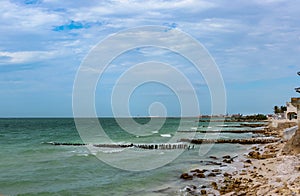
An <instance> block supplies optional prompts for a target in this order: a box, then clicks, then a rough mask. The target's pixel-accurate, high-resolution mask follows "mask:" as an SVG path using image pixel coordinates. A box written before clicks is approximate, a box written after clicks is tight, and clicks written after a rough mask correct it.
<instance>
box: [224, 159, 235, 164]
mask: <svg viewBox="0 0 300 196" xmlns="http://www.w3.org/2000/svg"><path fill="white" fill-rule="evenodd" d="M232 161H233V160H232V159H224V160H223V162H224V163H232Z"/></svg>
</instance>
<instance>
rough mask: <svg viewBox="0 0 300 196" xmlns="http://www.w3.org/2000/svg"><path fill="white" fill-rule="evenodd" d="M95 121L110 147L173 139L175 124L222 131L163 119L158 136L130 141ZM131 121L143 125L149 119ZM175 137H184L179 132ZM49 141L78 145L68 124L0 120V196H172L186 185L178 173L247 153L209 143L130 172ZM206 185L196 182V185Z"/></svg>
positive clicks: (113, 126)
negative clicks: (155, 165)
mask: <svg viewBox="0 0 300 196" xmlns="http://www.w3.org/2000/svg"><path fill="white" fill-rule="evenodd" d="M97 120H99V122H100V124H101V125H102V127H103V129H104V130H105V132H106V134H107V135H108V136H109V137H110V138H111V139H112V140H113V141H114V142H115V143H164V142H168V141H169V139H170V138H171V137H173V136H174V135H175V134H176V131H177V129H178V126H179V123H180V121H185V123H184V124H185V126H186V127H185V128H184V129H189V130H208V129H213V130H219V129H220V127H222V126H218V124H220V123H215V124H214V125H210V126H208V123H207V122H199V123H198V122H196V125H195V121H194V120H190V119H180V118H167V119H166V122H165V123H164V124H163V126H162V127H161V129H159V130H158V131H152V132H151V133H152V134H150V135H147V136H136V135H134V134H130V133H128V132H126V131H124V130H123V129H122V127H120V126H119V125H118V123H117V121H116V120H115V119H113V118H101V119H97ZM136 121H137V123H140V124H141V125H144V124H147V122H149V119H148V118H140V119H137V120H136ZM227 124H230V123H227ZM231 124H232V123H231ZM189 125H190V127H189ZM149 129H151V127H149ZM222 129H223V130H224V129H228V128H222ZM150 131H151V130H150ZM181 134H182V135H181V136H180V137H183V138H184V137H185V133H181ZM206 136H207V135H206ZM252 136H253V134H251V133H242V134H234V133H221V134H219V135H218V137H221V138H247V137H252ZM194 137H196V138H203V137H205V135H203V134H197V135H195V136H194ZM51 142H65V143H82V140H81V138H80V136H79V134H78V132H77V129H76V126H75V123H74V119H72V118H66V119H64V118H57V119H55V118H49V119H46V118H36V119H30V118H24V119H21V118H20V119H13V118H8V119H0V145H1V146H0V147H1V148H0V195H170V194H175V195H176V194H177V195H178V194H180V190H181V189H182V188H183V187H184V186H185V185H187V184H188V182H186V181H183V180H181V179H180V178H179V176H180V175H181V173H182V172H186V171H189V170H190V169H193V168H203V167H208V166H206V165H205V160H209V156H211V155H213V156H217V157H221V156H223V155H227V154H229V155H232V154H238V153H240V152H243V151H245V149H246V148H247V146H243V145H239V144H215V145H213V147H212V149H210V150H209V151H208V152H207V153H205V154H201V153H200V152H199V146H193V148H190V149H189V150H185V151H184V152H183V153H182V154H180V156H179V157H177V159H175V160H174V161H172V162H170V163H168V164H166V165H164V166H162V167H159V168H156V169H152V170H148V171H139V172H133V171H126V170H123V169H118V168H115V167H112V166H110V165H108V164H106V163H104V162H103V161H101V160H99V159H98V158H97V157H96V156H95V152H92V151H90V150H89V149H88V148H87V147H86V146H60V145H57V146H56V145H51ZM103 150H105V149H103ZM106 150H108V153H120V155H121V153H122V149H106ZM109 150H111V151H109ZM118 150H119V151H118ZM152 151H154V152H155V150H152ZM148 161H151V160H148ZM137 165H138V164H137ZM210 167H217V166H210ZM206 181H207V179H199V184H201V183H203V184H205V183H206Z"/></svg>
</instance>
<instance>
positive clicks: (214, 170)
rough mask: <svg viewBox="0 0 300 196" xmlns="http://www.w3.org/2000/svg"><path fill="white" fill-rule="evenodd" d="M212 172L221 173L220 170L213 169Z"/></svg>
mask: <svg viewBox="0 0 300 196" xmlns="http://www.w3.org/2000/svg"><path fill="white" fill-rule="evenodd" d="M211 171H212V172H220V171H221V170H220V169H213V170H211Z"/></svg>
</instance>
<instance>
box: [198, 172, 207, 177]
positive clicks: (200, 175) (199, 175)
mask: <svg viewBox="0 0 300 196" xmlns="http://www.w3.org/2000/svg"><path fill="white" fill-rule="evenodd" d="M196 176H197V177H198V178H205V177H206V176H205V174H204V173H198V174H197V175H196Z"/></svg>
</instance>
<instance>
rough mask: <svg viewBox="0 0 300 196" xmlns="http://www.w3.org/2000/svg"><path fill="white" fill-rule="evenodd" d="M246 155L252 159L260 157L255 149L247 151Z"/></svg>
mask: <svg viewBox="0 0 300 196" xmlns="http://www.w3.org/2000/svg"><path fill="white" fill-rule="evenodd" d="M248 156H249V157H251V158H254V159H259V158H260V153H259V152H257V151H251V152H249V153H248Z"/></svg>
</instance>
